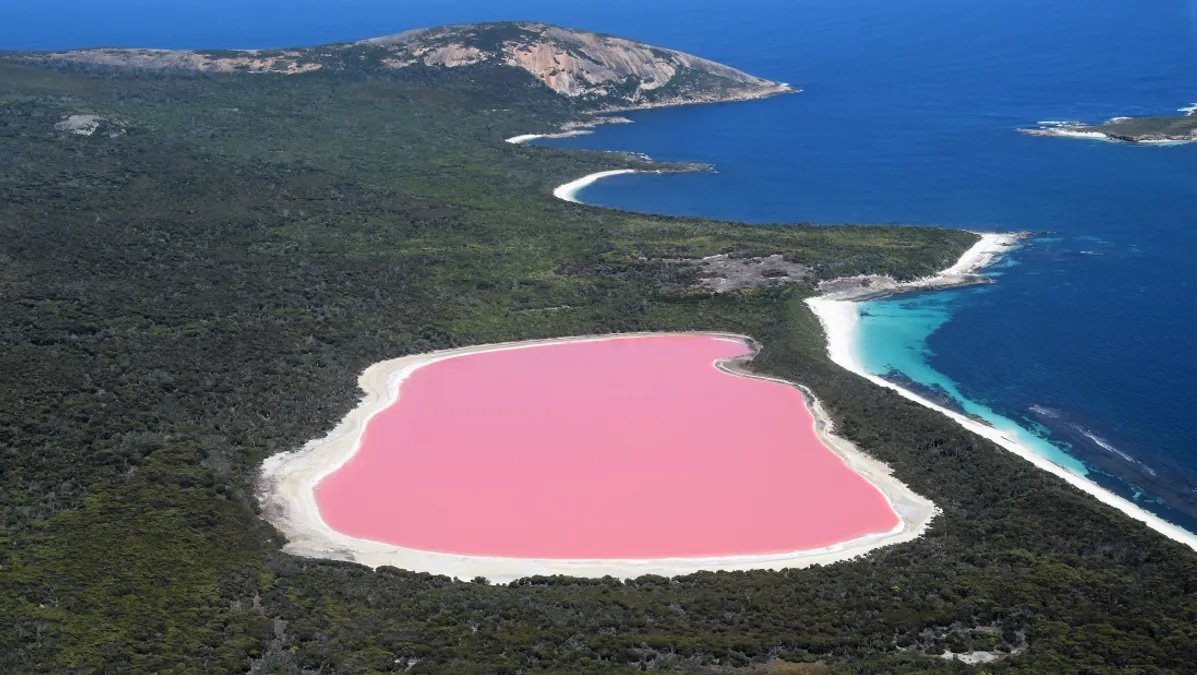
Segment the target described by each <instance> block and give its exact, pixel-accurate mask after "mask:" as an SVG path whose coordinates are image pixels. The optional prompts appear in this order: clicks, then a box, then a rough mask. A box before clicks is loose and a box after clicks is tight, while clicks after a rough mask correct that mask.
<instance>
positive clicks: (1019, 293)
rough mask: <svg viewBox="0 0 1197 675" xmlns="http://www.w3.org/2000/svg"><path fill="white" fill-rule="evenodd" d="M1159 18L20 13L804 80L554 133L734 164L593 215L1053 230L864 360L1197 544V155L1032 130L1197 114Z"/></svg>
mask: <svg viewBox="0 0 1197 675" xmlns="http://www.w3.org/2000/svg"><path fill="white" fill-rule="evenodd" d="M1148 4H1149V5H1150V7H1149V8H1148V7H1147V6H1145V5H1144V4H1143V3H1127V2H1124V1H1122V0H1087V1H1085V2H1081V1H1080V0H1061V1H1058V2H1054V3H1043V2H1038V1H1036V2H1032V1H1031V0H1004V1H997V0H983V1H981V2H972V3H960V2H958V1H956V0H925V1H919V2H910V3H892V2H885V1H884V0H837V1H836V2H827V1H826V0H760V1H757V0H745V1H743V2H738V3H717V2H712V1H711V0H690V1H688V2H680V1H678V0H663V1H660V2H654V3H645V2H639V1H637V2H631V1H628V0H613V1H610V2H606V3H560V2H547V1H538V0H518V1H513V2H506V3H492V2H481V1H479V0H472V1H469V2H453V1H449V0H405V1H403V2H398V1H396V0H390V1H384V0H340V1H338V2H335V3H334V2H332V1H331V0H296V1H293V2H286V3H284V2H279V1H276V0H268V1H259V2H254V1H253V0H242V1H240V2H233V1H231V0H209V1H207V2H198V1H181V2H175V3H161V2H158V1H156V0H155V1H151V0H136V1H132V0H130V1H123V2H122V1H120V0H116V1H114V2H106V3H89V2H80V1H78V0H66V1H65V2H59V3H54V4H51V3H25V2H20V3H17V2H3V1H0V48H5V49H63V48H73V47H85V46H97V45H113V46H151V47H173V48H191V47H210V48H229V47H281V46H290V45H296V44H316V43H323V42H330V41H343V40H351V39H359V38H364V37H369V36H373V35H377V34H383V33H389V32H396V31H400V30H405V29H409V28H414V27H420V26H426V25H434V24H440V23H449V22H467V21H482V20H498V19H509V18H527V19H536V20H544V21H549V22H554V23H560V24H564V25H570V26H576V27H583V28H588V29H592V30H598V31H603V32H610V33H616V34H620V35H625V36H628V37H632V38H636V39H642V40H645V41H648V42H652V43H656V44H660V45H663V46H668V47H675V48H678V49H683V50H686V51H690V52H695V53H699V54H701V55H703V56H706V57H709V58H712V59H715V60H719V61H723V62H726V63H729V64H731V65H734V66H736V67H739V68H742V69H744V70H747V71H749V72H752V73H754V74H758V75H761V76H764V77H768V78H770V79H775V80H781V81H785V82H790V83H792V84H793V85H795V86H797V87H801V88H802V89H803V90H804V91H803V93H802V94H798V95H793V96H784V97H778V98H774V99H769V100H765V101H759V102H752V103H744V104H729V105H712V106H695V107H687V108H676V109H665V110H655V111H646V112H641V113H634V114H632V115H630V116H631V117H632V118H633V119H634V120H635V121H636V124H633V125H626V126H612V127H607V128H603V129H602V130H600V132H599V133H597V134H595V135H593V136H587V137H581V138H576V139H570V140H567V141H558V142H554V143H555V144H556V145H561V146H566V147H576V148H592V149H604V150H606V149H618V150H630V151H636V152H645V153H648V154H650V155H652V156H653V157H656V158H659V159H664V160H686V161H704V162H711V163H714V164H716V165H717V166H718V168H719V173H717V174H695V175H684V176H641V175H636V176H619V177H615V178H612V179H609V180H606V181H603V182H600V183H598V184H596V185H594V186H593V187H591V188H588V189H587V190H585V191H584V193H583V194H582V199H583V200H584V201H587V202H589V203H595V204H601V205H607V206H613V207H620V208H626V209H634V210H642V211H650V212H657V213H670V214H683V215H702V216H708V217H717V218H730V219H740V220H748V221H753V222H758V223H772V222H795V221H813V222H818V223H843V222H854V223H907V224H913V225H945V226H951V227H962V228H969V229H974V230H1001V231H1035V232H1046V233H1050V234H1049V235H1046V236H1041V237H1039V238H1036V239H1034V240H1032V241H1030V242H1029V243H1028V244H1027V245H1025V246H1024V247H1023V248H1021V249H1019V250H1018V251H1017V252H1016V253H1014V254H1012V255H1011V256H1010V257H1009V258H1008V260H1007V261H1006V262H1005V263H1003V264H1002V265H1001V266H1000V268H999V269H997V270H995V274H996V276H995V279H996V280H997V283H996V284H993V285H990V286H987V287H983V288H975V289H966V290H958V291H951V292H946V293H932V294H920V295H917V296H908V297H900V298H893V299H889V300H886V301H883V302H880V303H877V304H875V305H873V304H870V305H869V306H868V307H867V308H866V312H867V313H868V316H866V318H865V323H864V328H863V333H862V337H861V345H860V347H861V349H862V351H863V352H865V356H866V362H867V363H868V364H869V365H870V368H871V369H875V370H879V371H884V370H887V369H891V370H895V371H898V372H900V373H902V374H904V375H906V376H908V377H911V378H914V379H916V380H922V381H924V383H925V384H935V383H941V382H947V383H950V384H951V385H953V386H954V387H955V388H956V389H957V390H958V392H959V395H960V396H962V397H965V398H967V399H969V400H970V401H972V402H974V403H977V404H981V405H984V406H986V407H988V408H990V409H992V410H994V411H996V412H997V413H998V414H1001V415H1003V416H1005V417H1009V418H1010V419H1012V420H1015V421H1017V422H1018V423H1019V424H1022V425H1024V426H1026V427H1027V428H1029V429H1032V430H1033V431H1035V432H1036V433H1039V434H1042V435H1044V436H1045V437H1047V438H1050V439H1051V440H1052V441H1054V442H1056V443H1058V444H1060V445H1061V446H1062V447H1064V448H1065V449H1070V450H1071V451H1072V452H1073V453H1074V454H1075V455H1076V456H1077V457H1079V458H1080V459H1082V460H1083V461H1084V462H1085V463H1086V465H1088V466H1089V468H1090V470H1091V473H1090V476H1091V477H1092V478H1093V479H1094V480H1096V481H1098V482H1101V483H1103V484H1106V485H1108V486H1110V487H1111V488H1113V489H1116V490H1118V491H1119V492H1121V493H1122V494H1125V495H1128V496H1132V497H1133V496H1138V498H1139V499H1140V500H1141V501H1143V502H1144V503H1147V504H1149V505H1151V506H1152V508H1153V509H1154V510H1156V511H1157V512H1159V513H1161V514H1162V515H1164V516H1165V517H1168V518H1169V519H1171V520H1173V521H1175V522H1178V523H1180V524H1182V525H1184V526H1185V527H1187V528H1188V529H1190V530H1195V531H1197V491H1194V490H1193V488H1194V486H1197V415H1195V414H1193V411H1194V410H1195V409H1197V390H1195V388H1194V386H1193V383H1194V382H1195V381H1197V360H1195V359H1194V357H1193V355H1192V353H1191V349H1192V347H1193V346H1194V342H1195V340H1194V337H1195V336H1197V300H1195V299H1194V298H1195V295H1197V266H1195V265H1194V263H1193V259H1194V251H1197V182H1195V181H1194V180H1193V178H1194V176H1197V144H1194V145H1187V146H1177V147H1134V146H1124V145H1115V144H1110V143H1102V142H1095V141H1082V140H1065V139H1045V138H1032V137H1028V136H1024V135H1021V134H1018V133H1016V131H1015V130H1016V129H1017V128H1019V127H1022V126H1028V125H1034V124H1035V123H1036V122H1037V121H1040V120H1071V119H1080V120H1085V121H1100V120H1104V119H1107V118H1110V117H1114V116H1121V115H1151V114H1171V113H1174V112H1175V111H1176V110H1177V109H1178V108H1181V107H1183V106H1187V105H1190V104H1192V103H1195V102H1197V9H1195V7H1194V2H1191V1H1180V0H1158V1H1155V0H1153V1H1152V2H1150V3H1148ZM1147 9H1150V11H1146V10H1147ZM529 131H530V132H534V131H542V130H537V129H529ZM928 380H929V382H928ZM1153 499H1154V500H1157V501H1159V500H1162V501H1163V502H1166V503H1163V504H1161V503H1154V504H1152V501H1151V500H1153ZM1186 500H1187V501H1186ZM1170 507H1175V508H1170ZM1186 511H1187V513H1185V512H1186Z"/></svg>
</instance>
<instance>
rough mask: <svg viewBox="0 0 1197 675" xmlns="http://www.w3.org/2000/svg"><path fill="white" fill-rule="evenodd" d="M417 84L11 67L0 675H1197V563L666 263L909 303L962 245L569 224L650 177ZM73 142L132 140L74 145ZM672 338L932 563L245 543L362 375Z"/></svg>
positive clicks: (773, 316) (792, 315)
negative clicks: (680, 565) (709, 561)
mask: <svg viewBox="0 0 1197 675" xmlns="http://www.w3.org/2000/svg"><path fill="white" fill-rule="evenodd" d="M403 77H404V79H402V80H400V79H396V78H395V76H393V75H392V76H381V75H377V76H371V75H369V74H367V73H356V74H355V73H345V74H341V75H338V76H336V77H332V76H323V75H305V76H293V77H282V76H245V75H230V76H219V77H217V76H213V77H198V76H183V75H170V76H164V75H160V74H159V75H150V74H140V73H135V72H123V73H113V72H104V71H96V72H82V71H74V72H66V71H53V70H47V69H41V68H37V67H31V66H21V65H13V64H5V63H3V62H2V61H0V157H2V158H3V161H2V162H0V468H2V470H3V473H2V475H0V671H4V672H32V671H56V672H60V671H64V670H70V669H77V670H81V671H91V672H95V671H112V672H118V671H119V672H150V671H159V672H174V671H188V672H223V671H244V670H249V669H253V670H255V672H298V671H300V670H310V671H320V672H331V671H340V672H362V671H366V670H371V669H373V670H404V669H407V668H409V667H410V669H411V671H412V672H450V671H453V672H479V673H483V672H513V671H527V670H557V671H564V672H580V671H587V670H604V671H621V670H626V671H633V670H636V671H638V670H640V669H641V668H652V669H656V668H660V669H682V670H702V669H704V668H720V669H721V668H728V667H741V666H743V667H747V666H751V665H753V664H761V663H764V662H766V661H768V660H770V659H785V660H787V661H793V662H822V663H823V664H824V665H827V666H831V667H834V668H843V669H859V670H870V671H873V672H878V671H892V670H899V671H900V670H919V671H923V670H928V669H934V668H941V669H944V670H956V669H962V668H964V666H962V665H960V664H958V663H955V662H951V661H947V660H944V659H942V658H939V656H938V655H939V654H941V653H943V652H944V651H945V650H948V651H953V652H967V651H971V650H1001V651H1010V650H1014V651H1015V652H1016V655H1015V656H1011V657H1009V658H1007V659H1005V660H1003V661H1001V662H999V663H997V664H993V665H990V666H988V667H987V668H988V669H989V670H996V671H1001V670H1007V669H1010V670H1025V671H1030V672H1047V671H1052V672H1064V671H1082V670H1086V671H1093V670H1100V669H1105V668H1118V667H1132V668H1134V669H1138V670H1139V671H1140V672H1159V671H1163V670H1174V671H1184V670H1189V669H1191V668H1192V667H1193V665H1194V664H1195V663H1197V629H1195V628H1194V625H1195V624H1197V555H1195V554H1194V553H1193V552H1192V551H1189V550H1188V549H1185V548H1183V547H1182V546H1180V545H1177V544H1174V543H1172V542H1170V541H1167V540H1165V539H1163V538H1162V537H1160V536H1158V535H1156V534H1154V533H1152V532H1150V531H1148V530H1147V529H1146V528H1144V527H1142V526H1140V525H1138V524H1137V523H1134V522H1132V521H1131V520H1129V519H1128V518H1126V517H1124V516H1122V515H1120V514H1118V513H1117V512H1115V511H1113V510H1112V509H1109V508H1106V507H1104V506H1102V505H1100V504H1098V503H1097V502H1096V501H1094V500H1092V499H1090V498H1088V497H1086V496H1084V495H1082V494H1081V493H1080V492H1078V491H1076V490H1074V489H1072V488H1071V487H1069V486H1067V485H1065V484H1064V483H1063V482H1061V481H1059V480H1057V479H1055V478H1053V477H1052V476H1050V475H1047V474H1045V473H1043V472H1040V471H1038V470H1036V469H1034V468H1033V467H1031V466H1030V465H1029V464H1027V463H1025V462H1023V461H1022V460H1020V459H1018V458H1016V457H1013V456H1012V455H1010V454H1008V453H1005V452H1004V451H1002V450H1000V449H998V448H996V447H995V446H993V445H991V444H989V443H987V442H985V441H983V440H982V439H980V438H978V437H976V436H974V435H972V434H969V433H967V432H965V431H964V430H962V429H960V428H958V427H956V426H955V425H953V424H952V423H951V422H949V421H947V420H945V419H944V418H942V417H941V416H939V415H936V414H934V413H932V412H930V411H928V410H925V409H923V408H921V407H918V406H916V405H914V404H911V403H909V402H907V401H905V400H903V399H901V398H900V397H898V396H897V395H895V394H893V393H892V392H889V391H887V390H885V389H882V388H880V387H876V386H874V385H872V384H870V383H868V382H866V381H864V380H862V379H860V378H857V377H855V376H852V375H850V374H848V373H846V372H844V371H842V370H840V369H838V368H837V367H835V366H833V365H832V364H830V363H829V361H828V360H827V359H826V357H825V355H824V344H823V337H822V334H821V331H820V329H819V327H818V324H817V322H816V321H815V319H814V318H813V317H812V315H811V314H810V313H809V311H808V310H807V308H806V307H805V305H804V303H803V302H802V298H804V297H806V296H808V295H809V294H811V293H813V288H812V286H811V284H810V283H809V282H807V283H803V284H795V285H791V286H787V287H782V288H775V289H759V290H754V291H746V292H742V293H736V294H727V295H720V296H712V295H709V294H707V293H706V292H704V291H700V290H696V289H695V288H694V282H695V274H696V272H695V271H694V270H693V269H692V268H690V267H688V266H686V265H684V264H678V263H676V262H671V261H670V259H675V258H685V257H694V256H700V255H709V254H712V253H717V252H721V251H730V252H735V253H743V254H752V253H765V254H768V253H778V252H780V253H784V254H785V255H787V256H788V257H790V258H791V259H793V260H795V261H799V262H803V263H806V264H809V265H811V266H812V267H813V268H814V269H815V270H816V272H817V274H818V275H819V276H821V277H823V278H830V277H834V276H838V275H842V274H851V273H857V272H866V271H868V272H885V273H890V274H894V275H896V276H899V277H904V278H909V277H914V276H919V275H923V274H927V273H930V272H932V271H934V270H937V269H940V268H943V267H946V266H947V265H948V264H949V263H950V262H951V261H953V260H954V259H955V258H956V257H958V256H959V254H960V253H961V252H962V251H963V250H964V249H965V248H966V247H967V246H969V245H970V244H971V243H972V242H973V241H974V240H975V237H974V235H971V234H968V233H963V232H954V231H949V230H940V229H931V228H919V229H915V228H909V229H907V228H893V227H877V228H868V227H836V228H823V227H811V226H777V227H750V226H745V225H737V224H732V223H721V222H708V221H700V220H694V219H681V218H665V217H653V216H645V215H640V214H632V213H622V212H616V211H609V210H602V209H596V208H591V207H586V206H580V205H574V204H567V203H564V202H560V201H557V200H555V199H553V198H552V197H551V196H550V194H549V192H550V190H551V188H552V186H553V185H555V184H557V183H561V182H563V181H564V180H568V179H570V178H573V177H576V176H580V175H583V174H584V173H588V172H590V171H594V170H599V169H603V168H615V167H620V166H626V165H627V164H628V162H629V161H630V160H629V159H628V158H625V157H621V156H616V155H603V154H585V153H574V152H565V151H556V150H549V149H541V148H525V147H518V146H512V145H509V144H506V143H503V142H502V139H503V138H504V137H506V136H510V135H514V134H517V133H521V132H530V131H540V130H548V129H551V128H553V126H554V125H555V124H556V123H559V122H561V121H564V120H566V119H569V118H570V117H571V116H572V115H574V114H575V111H573V110H571V109H570V108H569V106H568V105H566V104H565V103H563V102H562V101H561V100H560V99H558V98H555V97H553V96H551V95H550V94H549V93H548V92H547V91H546V90H544V89H543V88H541V87H538V86H537V85H535V84H534V83H532V81H531V80H530V79H529V78H528V77H527V76H525V75H522V74H519V73H515V72H510V71H507V70H504V69H474V70H471V69H463V70H460V71H455V72H452V73H450V72H445V71H433V70H428V71H414V72H405V74H404V76H403ZM75 113H96V114H100V115H104V116H109V117H114V118H117V119H119V120H120V121H121V122H122V123H123V124H127V125H128V130H127V133H126V134H125V135H123V136H119V137H115V138H113V137H109V136H108V135H106V134H97V135H95V136H92V137H82V136H75V135H69V134H64V133H61V132H58V131H55V130H54V124H55V123H56V122H58V121H59V120H60V119H61V118H62V117H63V116H64V115H68V114H75ZM550 310H551V311H550ZM680 329H703V330H725V331H734V332H740V333H747V334H750V335H753V336H755V337H757V338H759V339H760V340H761V341H762V342H763V343H764V346H765V349H764V351H763V352H762V353H761V355H760V356H759V357H758V359H757V361H756V367H758V368H759V369H761V370H762V371H765V372H768V373H771V374H774V375H779V376H782V377H787V378H791V379H793V380H796V381H799V382H803V383H805V384H807V385H809V386H810V387H811V388H812V389H813V390H814V391H815V392H816V394H817V395H818V396H819V397H821V398H822V400H823V401H824V403H825V404H826V405H827V407H828V408H829V409H830V410H831V412H832V413H833V415H834V416H835V417H836V418H837V419H838V420H839V422H840V427H841V429H842V431H843V433H845V434H846V435H847V436H849V437H850V438H852V439H853V440H855V441H856V442H857V443H859V444H860V445H861V446H862V447H863V448H865V449H867V450H868V451H870V452H872V453H874V454H875V455H876V456H877V457H879V458H881V459H883V460H884V461H886V462H888V463H890V465H891V466H893V468H894V470H895V472H896V474H897V475H898V476H899V477H900V478H901V479H902V480H904V481H906V482H907V483H908V484H909V485H910V486H911V487H912V488H914V489H915V490H916V491H918V492H920V493H921V494H924V495H926V496H928V497H930V498H932V499H933V500H934V501H935V502H936V503H937V504H938V505H940V506H941V507H942V508H943V509H944V514H943V515H942V516H941V517H939V518H937V519H936V520H935V521H934V525H933V527H932V528H931V531H930V532H929V534H928V535H927V536H926V537H924V538H922V539H920V540H919V541H917V542H914V543H911V544H905V545H901V546H896V547H892V548H888V549H884V550H882V551H880V552H878V553H876V554H874V555H872V556H870V557H868V558H867V559H864V560H861V561H857V562H851V563H842V564H837V565H833V566H829V567H825V568H814V569H809V570H801V571H788V572H779V573H774V572H754V573H717V574H697V575H694V576H690V577H684V578H679V579H675V580H666V579H662V578H651V577H650V578H643V579H639V580H636V581H633V582H627V583H621V582H619V581H616V580H612V579H605V580H575V579H565V578H551V579H550V578H537V579H528V580H524V581H521V582H517V583H516V584H513V585H511V586H494V585H488V584H485V583H481V582H480V581H479V582H460V581H454V580H450V579H447V578H444V577H432V576H428V575H417V574H411V573H407V572H403V571H400V570H394V569H385V568H384V569H381V570H378V571H371V570H369V569H367V568H363V567H360V566H357V565H353V564H347V563H336V562H323V561H316V560H309V559H302V558H295V557H291V556H288V555H284V554H282V553H280V547H281V544H282V542H281V541H280V539H279V537H278V535H277V534H276V533H275V532H274V531H273V530H272V528H270V527H269V526H268V525H266V524H265V523H264V522H263V521H261V520H260V519H259V518H258V517H257V515H256V513H255V509H256V504H255V501H254V499H253V480H254V472H255V469H256V467H257V466H258V465H259V463H260V462H261V461H262V460H263V459H264V458H266V457H268V456H270V455H271V454H274V453H277V452H282V451H286V450H291V449H294V448H296V447H298V446H299V445H301V444H303V443H304V442H305V441H307V440H308V439H310V438H313V437H317V436H319V435H321V434H323V433H324V432H326V431H327V430H328V429H330V428H331V427H332V426H333V425H334V424H335V422H336V421H337V420H338V419H339V418H340V417H342V416H343V415H344V414H345V413H346V412H347V411H349V410H350V409H351V408H352V407H353V406H354V405H355V403H356V400H357V398H358V396H359V392H358V391H356V377H357V374H358V373H359V372H360V371H361V370H362V369H364V368H365V367H366V366H367V365H369V364H371V363H373V362H375V361H379V360H382V359H386V358H393V357H396V356H400V355H403V354H409V353H419V352H423V351H427V350H430V349H436V348H444V347H453V346H460V345H468V344H476V343H487V342H494V341H499V340H512V339H523V338H537V337H546V336H561V335H574V334H586V333H606V332H611V331H632V330H680ZM711 499H720V495H718V494H712V495H711ZM812 672H814V671H812Z"/></svg>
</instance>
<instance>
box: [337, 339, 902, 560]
mask: <svg viewBox="0 0 1197 675" xmlns="http://www.w3.org/2000/svg"><path fill="white" fill-rule="evenodd" d="M748 351H749V349H748V347H747V346H746V345H745V344H743V343H742V342H739V341H733V340H727V339H720V338H715V337H709V336H700V335H679V336H668V337H641V338H623V339H608V340H601V341H593V342H572V343H562V344H553V345H544V346H536V347H527V348H521V349H512V350H506V351H495V352H484V353H480V354H472V355H468V356H460V357H456V358H451V359H447V360H444V361H438V362H436V363H433V364H431V365H428V366H425V367H423V368H420V369H418V370H416V371H415V373H413V374H412V375H411V377H409V378H408V379H407V380H405V381H404V382H403V383H402V385H401V388H400V393H399V399H398V401H396V402H395V403H394V404H393V405H391V406H390V407H389V408H387V409H386V410H384V411H382V412H380V413H379V414H378V415H376V416H375V417H374V418H373V419H372V420H371V421H370V423H369V424H368V425H367V427H366V432H365V436H364V438H363V441H362V447H361V449H360V450H359V451H358V453H357V454H356V455H354V457H353V458H352V459H351V460H350V461H349V462H348V463H346V464H345V466H343V467H342V468H340V469H339V470H338V471H336V472H335V473H333V474H331V475H330V476H328V477H327V478H326V479H324V480H323V481H322V482H321V483H320V484H319V485H318V486H317V488H316V500H317V504H318V506H319V508H320V512H321V515H322V516H323V517H324V520H325V521H326V522H327V523H328V524H329V525H330V526H331V527H332V528H333V529H335V530H337V531H339V532H342V533H344V534H348V535H351V536H354V537H359V538H363V539H371V540H374V541H380V542H386V543H390V544H396V545H399V546H405V547H409V548H414V549H420V550H425V551H438V552H443V553H458V554H467V555H485V556H500V557H511V558H665V557H698V556H724V555H743V554H767V553H785V552H791V551H799V550H806V549H813V548H821V547H824V546H828V545H831V544H834V543H837V542H841V541H845V540H848V539H854V538H856V537H859V536H862V535H865V534H869V533H875V532H885V531H888V530H890V529H892V528H893V527H894V526H896V525H897V524H898V517H897V515H895V514H894V512H893V510H892V509H891V508H890V507H889V504H888V503H887V501H886V500H885V498H884V497H883V496H882V494H881V493H880V492H879V491H878V490H877V489H876V488H875V487H874V486H872V485H871V484H870V483H868V482H867V481H866V480H865V479H863V478H862V477H861V476H860V475H858V474H857V473H855V472H853V471H852V470H850V469H849V468H848V467H847V466H845V465H844V464H843V462H842V461H841V460H840V459H839V458H838V457H837V456H836V455H834V454H833V453H832V452H831V451H830V450H828V449H827V448H825V447H824V446H823V445H822V443H820V441H819V440H818V438H817V437H816V436H815V434H814V431H813V429H812V420H811V414H810V412H809V411H808V410H807V408H806V405H805V402H804V401H803V399H802V395H801V394H800V393H799V392H798V391H797V390H795V389H793V388H791V387H788V386H785V385H782V384H775V383H771V382H764V381H761V380H752V379H747V378H743V377H738V376H734V375H729V374H727V373H723V372H721V371H719V370H716V368H715V367H714V366H713V362H714V361H715V360H717V359H722V358H727V357H730V356H737V355H741V354H745V353H748Z"/></svg>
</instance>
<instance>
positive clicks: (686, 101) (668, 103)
mask: <svg viewBox="0 0 1197 675" xmlns="http://www.w3.org/2000/svg"><path fill="white" fill-rule="evenodd" d="M800 93H802V90H801V89H795V88H793V87H791V86H790V85H789V84H786V83H785V82H781V83H778V84H777V85H776V86H773V87H769V88H766V89H761V90H758V91H754V92H749V93H742V94H736V95H734V96H727V97H722V98H675V99H668V100H665V101H657V102H654V103H640V104H637V105H628V106H611V107H608V108H603V109H601V110H595V111H592V112H589V113H587V114H589V115H592V117H591V119H589V120H583V121H574V122H566V123H565V124H563V125H562V126H561V129H560V130H559V131H555V132H548V133H543V134H520V135H518V136H512V137H511V138H506V139H504V141H505V142H507V143H511V144H513V145H522V144H524V143H528V142H531V141H535V140H538V139H541V138H573V137H575V136H589V135H590V134H593V133H594V129H595V128H596V127H600V126H602V125H604V124H634V122H633V121H632V120H630V119H628V118H626V117H618V116H613V117H606V115H611V114H612V113H621V112H637V111H641V110H655V109H657V108H676V107H679V106H685V105H707V104H711V103H740V102H744V101H759V100H760V99H763V98H772V97H774V96H781V95H784V94H800Z"/></svg>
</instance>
